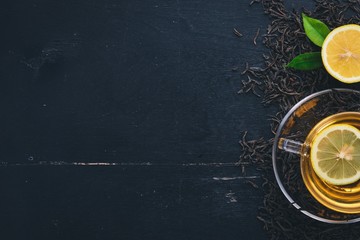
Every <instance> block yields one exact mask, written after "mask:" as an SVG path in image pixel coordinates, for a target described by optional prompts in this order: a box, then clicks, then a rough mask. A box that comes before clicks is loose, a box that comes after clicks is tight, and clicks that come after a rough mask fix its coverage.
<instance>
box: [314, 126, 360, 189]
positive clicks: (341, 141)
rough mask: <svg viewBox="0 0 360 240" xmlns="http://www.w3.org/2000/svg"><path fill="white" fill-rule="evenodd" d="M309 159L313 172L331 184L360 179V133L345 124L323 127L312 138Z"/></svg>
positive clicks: (349, 182)
mask: <svg viewBox="0 0 360 240" xmlns="http://www.w3.org/2000/svg"><path fill="white" fill-rule="evenodd" d="M310 159H311V163H312V167H313V169H314V171H315V173H316V174H317V175H318V176H319V177H320V178H321V179H322V180H324V181H325V182H328V183H330V184H333V185H347V184H351V183H354V182H356V181H357V180H359V179H360V131H359V130H358V129H357V128H355V127H353V126H351V125H348V124H334V125H330V126H328V127H326V128H325V129H323V130H322V131H320V133H319V134H318V135H317V136H316V137H315V139H314V141H313V143H312V146H311V150H310Z"/></svg>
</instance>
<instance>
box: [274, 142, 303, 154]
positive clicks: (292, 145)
mask: <svg viewBox="0 0 360 240" xmlns="http://www.w3.org/2000/svg"><path fill="white" fill-rule="evenodd" d="M278 147H279V148H280V149H282V150H284V151H286V152H291V153H295V154H298V155H300V154H301V150H302V148H303V143H301V142H297V141H294V140H290V139H286V138H280V139H279V144H278Z"/></svg>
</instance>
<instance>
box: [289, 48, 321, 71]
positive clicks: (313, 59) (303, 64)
mask: <svg viewBox="0 0 360 240" xmlns="http://www.w3.org/2000/svg"><path fill="white" fill-rule="evenodd" d="M322 66H323V63H322V59H321V52H309V53H303V54H300V55H298V56H296V57H295V58H294V59H293V60H291V62H290V63H288V64H287V65H286V67H290V68H294V69H297V70H314V69H317V68H321V67H322Z"/></svg>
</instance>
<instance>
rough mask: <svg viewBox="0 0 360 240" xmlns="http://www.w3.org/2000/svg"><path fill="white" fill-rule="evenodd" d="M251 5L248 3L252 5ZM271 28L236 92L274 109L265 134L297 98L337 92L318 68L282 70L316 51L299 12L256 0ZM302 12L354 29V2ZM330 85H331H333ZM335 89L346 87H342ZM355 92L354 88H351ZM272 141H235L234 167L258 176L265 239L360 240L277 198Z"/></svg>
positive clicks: (320, 1)
mask: <svg viewBox="0 0 360 240" xmlns="http://www.w3.org/2000/svg"><path fill="white" fill-rule="evenodd" d="M257 2H259V1H256V2H254V1H253V2H251V4H252V3H257ZM260 3H261V4H262V5H263V8H264V11H265V13H266V14H268V16H269V17H270V20H271V24H270V25H269V26H268V28H267V32H266V34H264V35H262V36H259V37H258V42H259V41H260V39H261V38H262V40H263V44H264V45H265V46H266V48H267V49H268V53H266V54H264V55H263V58H264V65H263V66H249V65H246V66H245V69H244V71H243V72H242V73H241V74H242V75H243V77H245V78H246V79H247V80H244V81H243V82H242V83H243V86H242V88H241V90H240V91H239V92H240V93H245V92H249V91H251V92H253V93H254V94H256V95H258V96H260V97H261V98H262V102H263V103H264V104H265V105H272V106H277V107H278V112H277V113H275V114H274V116H272V117H271V121H270V125H271V131H272V132H273V133H275V131H276V129H277V127H278V125H279V122H280V121H281V119H282V117H283V116H284V115H285V114H286V113H287V111H288V110H289V109H290V108H291V107H292V106H293V105H294V104H295V103H296V102H298V101H299V100H301V99H302V98H303V97H305V96H307V95H309V94H311V93H314V92H316V91H319V90H323V89H327V88H331V87H338V86H339V85H336V84H337V83H336V80H335V79H332V78H331V77H330V76H329V75H328V74H327V73H326V71H325V70H324V69H318V70H314V71H308V72H301V71H296V70H293V69H289V68H286V67H285V65H286V64H287V63H289V62H290V61H291V59H293V58H294V57H295V56H297V55H299V54H302V53H306V52H316V51H319V47H317V46H314V44H313V43H311V42H310V41H309V39H308V38H307V37H306V35H305V32H304V29H303V23H302V18H301V13H299V12H296V11H294V10H288V9H287V8H286V7H285V4H284V2H283V1H275V0H262V1H261V2H260ZM302 11H303V12H304V13H305V14H306V15H307V16H310V17H312V18H316V19H319V20H321V21H323V22H326V23H327V25H328V26H329V28H330V29H333V28H335V27H338V26H340V25H344V24H349V23H355V24H360V1H359V0H348V1H336V0H315V8H314V9H311V10H307V9H302ZM335 85H336V86H335ZM341 87H348V86H346V85H342V86H341ZM351 87H352V88H355V86H353V85H352V86H351ZM272 141H273V140H272V139H269V140H264V139H259V140H252V141H248V140H247V139H246V137H244V138H243V139H242V140H241V141H240V145H241V148H242V155H241V156H240V161H239V164H240V165H241V164H245V163H250V164H253V165H255V166H256V167H257V169H259V171H261V173H262V174H263V184H262V186H261V189H263V191H264V201H263V206H262V207H260V208H259V213H258V219H259V220H260V221H261V222H263V224H264V229H265V230H266V232H267V233H268V235H269V238H270V239H312V240H313V239H349V240H351V239H360V224H349V225H331V224H325V223H321V222H317V221H315V220H312V219H310V218H309V217H306V216H305V215H303V214H301V213H300V212H298V211H297V210H296V209H295V208H294V207H293V206H291V205H290V204H289V202H288V201H287V200H286V198H285V197H284V196H283V194H282V192H281V191H280V189H279V187H278V186H277V183H276V181H275V178H274V174H273V172H272V160H271V147H272Z"/></svg>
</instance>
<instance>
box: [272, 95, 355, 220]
mask: <svg viewBox="0 0 360 240" xmlns="http://www.w3.org/2000/svg"><path fill="white" fill-rule="evenodd" d="M334 123H347V124H351V125H353V126H355V127H357V128H359V129H360V92H359V91H355V90H351V89H329V90H324V91H321V92H317V93H314V94H312V95H310V96H308V97H306V98H304V99H303V100H301V101H300V102H298V103H297V104H296V105H295V106H294V107H292V108H291V110H290V111H289V112H288V113H287V114H286V116H285V117H284V118H283V120H282V122H281V123H280V125H279V128H278V130H277V133H276V135H275V138H274V145H273V152H272V158H273V168H274V173H275V177H276V180H277V182H278V184H279V186H280V189H281V190H282V192H283V193H284V195H285V196H286V198H287V199H288V200H289V201H290V203H291V204H292V205H293V206H294V207H296V208H297V209H298V210H300V211H301V212H302V213H304V214H305V215H307V216H309V217H311V218H314V219H316V220H319V221H322V222H327V223H352V222H358V221H360V182H356V183H354V184H351V185H346V186H334V185H331V184H328V183H326V182H325V181H323V180H322V179H320V178H319V177H318V176H317V175H316V174H315V172H314V170H313V168H312V166H311V163H310V158H309V151H310V148H311V142H312V139H313V138H314V137H315V136H316V135H317V133H318V132H319V131H321V130H322V129H324V128H326V127H327V126H329V125H331V124H334Z"/></svg>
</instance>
